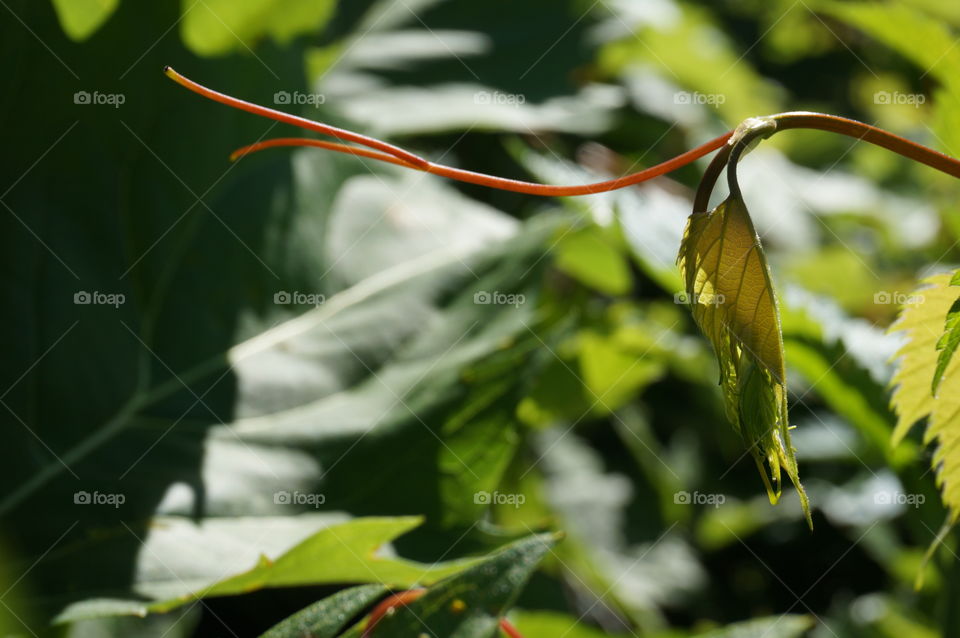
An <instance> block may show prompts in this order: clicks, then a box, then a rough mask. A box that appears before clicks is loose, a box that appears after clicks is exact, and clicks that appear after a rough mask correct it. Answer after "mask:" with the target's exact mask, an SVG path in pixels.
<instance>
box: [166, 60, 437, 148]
mask: <svg viewBox="0 0 960 638" xmlns="http://www.w3.org/2000/svg"><path fill="white" fill-rule="evenodd" d="M163 72H164V73H165V74H166V75H167V77H168V78H170V79H171V80H173V81H174V82H176V83H177V84H179V85H180V86H182V87H184V88H187V89H190V90H191V91H193V92H194V93H197V94H198V95H202V96H203V97H205V98H209V99H211V100H213V101H214V102H220V103H221V104H226V105H227V106H232V107H233V108H235V109H240V110H241V111H246V112H248V113H253V114H254V115H261V116H263V117H267V118H270V119H271V120H277V121H278V122H283V123H285V124H293V125H294V126H299V127H300V128H305V129H307V130H308V131H315V132H317V133H322V134H323V135H329V136H330V137H336V138H337V139H341V140H346V141H348V142H356V143H357V144H362V145H363V146H369V147H370V148H375V149H377V150H380V151H383V152H384V153H388V154H390V155H393V156H394V157H397V158H399V159H402V160H404V161H405V162H407V163H408V164H413V165H414V166H425V165H426V164H427V163H428V162H427V160H425V159H423V158H422V157H419V156H417V155H414V154H413V153H411V152H410V151H405V150H403V149H402V148H399V147H397V146H394V145H393V144H387V143H386V142H382V141H380V140H377V139H374V138H372V137H367V136H366V135H361V134H360V133H354V132H353V131H348V130H346V129H342V128H337V127H336V126H330V125H329V124H321V123H319V122H314V121H313V120H308V119H307V118H305V117H298V116H296V115H290V114H289V113H284V112H282V111H277V110H275V109H270V108H267V107H265V106H260V105H259V104H252V103H251V102H247V101H245V100H241V99H239V98H235V97H232V96H229V95H226V94H224V93H220V92H219V91H214V90H213V89H208V88H207V87H205V86H203V85H202V84H197V83H196V82H194V81H193V80H191V79H189V78H186V77H184V76H182V75H180V74H179V73H177V72H176V71H174V70H173V69H172V68H170V67H169V66H166V67H163Z"/></svg>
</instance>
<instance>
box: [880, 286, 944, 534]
mask: <svg viewBox="0 0 960 638" xmlns="http://www.w3.org/2000/svg"><path fill="white" fill-rule="evenodd" d="M950 281H951V275H950V274H949V273H946V274H941V275H935V276H933V277H929V278H927V279H925V280H923V285H922V287H921V288H920V289H919V290H918V291H917V293H916V294H915V295H913V296H912V300H913V303H910V304H908V305H906V306H904V307H903V309H902V310H901V311H900V317H899V318H898V319H897V322H896V323H895V324H894V325H893V326H892V328H891V330H892V331H896V332H900V331H902V332H904V333H905V336H906V343H905V344H904V345H903V347H902V348H900V350H899V351H897V358H898V362H897V371H896V373H895V374H894V375H893V379H891V381H890V384H891V386H892V387H893V388H894V390H893V400H892V403H893V408H894V410H895V411H896V413H897V426H896V428H895V429H894V431H893V442H894V443H895V444H896V443H898V442H899V441H900V440H901V439H903V437H904V436H906V434H907V433H908V432H909V431H910V429H911V428H912V427H913V425H914V424H915V423H916V422H917V421H919V420H921V419H923V418H925V417H928V422H927V429H926V433H925V436H924V439H925V441H926V442H930V441H933V440H936V441H937V451H936V453H935V454H934V456H933V459H932V461H931V464H932V466H933V467H934V468H936V469H937V482H938V483H939V484H940V489H941V491H942V493H943V500H944V504H946V506H947V507H948V508H949V509H950V516H951V519H952V520H956V519H957V516H958V514H960V358H958V357H952V358H950V359H949V362H948V363H946V364H945V365H944V367H943V371H942V375H941V376H940V379H939V384H938V385H937V391H936V394H934V393H932V392H931V380H932V379H933V378H934V374H935V371H936V370H937V365H938V360H939V359H940V355H941V353H942V352H943V350H942V349H941V350H938V343H941V342H942V339H943V338H944V337H948V336H949V335H950V334H951V333H950V332H949V331H948V332H947V333H946V334H945V333H944V323H945V322H946V321H947V319H948V314H949V313H951V309H952V308H953V306H954V305H955V303H956V301H957V297H958V291H957V288H954V287H952V286H951V285H950Z"/></svg>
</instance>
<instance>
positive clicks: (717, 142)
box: [164, 67, 960, 210]
mask: <svg viewBox="0 0 960 638" xmlns="http://www.w3.org/2000/svg"><path fill="white" fill-rule="evenodd" d="M164 73H166V74H167V76H169V77H170V78H171V79H173V80H174V81H175V82H177V83H178V84H180V85H181V86H184V87H186V88H188V89H190V90H191V91H193V92H194V93H197V94H199V95H202V96H204V97H206V98H209V99H211V100H214V101H216V102H220V103H221V104H226V105H227V106H232V107H234V108H238V109H241V110H243V111H247V112H248V113H253V114H255V115H261V116H263V117H267V118H270V119H273V120H277V121H278V122H284V123H286V124H292V125H294V126H299V127H300V128H304V129H307V130H310V131H314V132H317V133H321V134H323V135H329V136H331V137H335V138H337V139H340V140H344V141H347V142H355V143H357V144H360V145H361V146H366V147H367V148H358V147H356V146H348V145H346V144H340V143H338V142H325V141H322V140H314V139H305V138H292V137H285V138H279V139H272V140H266V141H263V142H258V143H256V144H251V145H249V146H244V147H243V148H240V149H237V150H236V151H234V152H233V154H231V156H230V157H231V159H236V158H238V157H242V156H244V155H247V154H249V153H255V152H257V151H261V150H264V149H267V148H275V147H278V146H313V147H318V148H323V149H326V150H330V151H336V152H338V153H346V154H349V155H356V156H359V157H366V158H369V159H374V160H377V161H381V162H388V163H390V164H396V165H398V166H403V167H405V168H412V169H415V170H419V171H424V172H427V173H431V174H434V175H440V176H441V177H448V178H450V179H455V180H459V181H461V182H468V183H470V184H479V185H481V186H489V187H490V188H498V189H500V190H505V191H513V192H517V193H528V194H530V195H543V196H548V197H563V196H568V195H592V194H594V193H602V192H606V191H612V190H617V189H619V188H624V187H626V186H633V185H635V184H639V183H640V182H644V181H646V180H648V179H652V178H654V177H659V176H661V175H665V174H667V173H669V172H671V171H675V170H677V169H678V168H680V167H682V166H686V165H687V164H690V163H691V162H693V161H695V160H697V159H699V158H701V157H703V156H704V155H707V154H708V153H711V152H713V151H715V150H717V149H718V148H721V147H723V146H725V145H726V144H727V142H728V141H729V140H730V138H731V136H732V135H733V133H734V132H733V131H731V132H729V133H725V134H723V135H721V136H719V137H716V138H714V139H712V140H710V141H708V142H705V143H703V144H701V145H700V146H698V147H696V148H694V149H691V150H689V151H687V152H685V153H681V154H680V155H677V156H676V157H674V158H672V159H669V160H667V161H666V162H663V163H661V164H657V165H656V166H652V167H650V168H647V169H644V170H642V171H639V172H637V173H632V174H630V175H625V176H624V177H618V178H616V179H610V180H606V181H602V182H595V183H592V184H581V185H578V186H552V185H546V184H538V183H535V182H525V181H520V180H515V179H506V178H503V177H496V176H493V175H487V174H485V173H476V172H473V171H467V170H463V169H460V168H453V167H452V166H445V165H443V164H435V163H433V162H430V161H428V160H426V159H423V158H422V157H420V156H418V155H415V154H413V153H411V152H409V151H405V150H404V149H402V148H399V147H397V146H394V145H392V144H388V143H387V142H383V141H381V140H378V139H374V138H372V137H368V136H366V135H361V134H359V133H354V132H352V131H347V130H344V129H341V128H337V127H335V126H330V125H327V124H321V123H319V122H314V121H312V120H308V119H306V118H303V117H298V116H296V115H290V114H288V113H283V112H281V111H277V110H274V109H271V108H267V107H265V106H259V105H257V104H251V103H250V102H246V101H244V100H240V99H237V98H235V97H231V96H229V95H225V94H223V93H219V92H217V91H214V90H213V89H209V88H207V87H205V86H203V85H201V84H197V83H196V82H194V81H193V80H189V79H187V78H186V77H184V76H182V75H180V74H179V73H177V72H176V71H174V70H173V69H171V68H170V67H165V68H164ZM770 117H771V119H773V120H774V121H775V122H776V130H777V131H780V130H784V129H792V128H806V129H819V130H823V131H831V132H834V133H840V134H842V135H848V136H850V137H855V138H857V139H860V140H863V141H865V142H870V143H871V144H876V145H877V146H881V147H883V148H886V149H889V150H891V151H893V152H895V153H899V154H900V155H903V156H904V157H908V158H910V159H912V160H914V161H917V162H921V163H923V164H926V165H927V166H931V167H933V168H935V169H937V170H939V171H942V172H944V173H947V174H948V175H953V176H954V177H960V160H956V159H954V158H952V157H950V156H949V155H944V154H943V153H939V152H937V151H935V150H933V149H931V148H928V147H926V146H922V145H920V144H917V143H916V142H911V141H910V140H908V139H905V138H903V137H900V136H898V135H894V134H893V133H890V132H888V131H885V130H883V129H880V128H877V127H875V126H870V125H869V124H864V123H863V122H858V121H856V120H851V119H847V118H844V117H839V116H836V115H825V114H823V113H808V112H793V113H780V114H777V115H773V116H770ZM727 148H728V149H729V146H728V147H727ZM371 149H372V150H371ZM723 155H724V158H723V159H725V158H726V152H725V153H723ZM722 168H723V162H722V161H719V162H718V161H715V162H713V163H712V164H711V165H710V166H709V167H708V169H707V173H706V175H705V179H704V180H703V181H702V182H701V187H700V189H699V190H698V196H697V203H696V204H695V206H694V210H697V209H698V208H699V207H703V206H705V205H706V202H705V201H704V200H705V199H707V198H708V197H709V194H710V191H711V190H712V185H713V183H714V182H715V181H716V178H717V177H718V175H719V173H720V170H722Z"/></svg>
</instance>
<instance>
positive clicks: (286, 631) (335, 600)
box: [260, 585, 386, 638]
mask: <svg viewBox="0 0 960 638" xmlns="http://www.w3.org/2000/svg"><path fill="white" fill-rule="evenodd" d="M385 591H386V587H384V586H383V585H362V586H360V587H351V588H350V589H345V590H343V591H339V592H337V593H336V594H334V595H333V596H330V597H328V598H324V599H323V600H319V601H317V602H315V603H313V604H312V605H310V606H309V607H305V608H304V609H301V610H300V611H298V612H297V613H295V614H293V615H291V616H288V617H287V618H286V619H284V620H282V621H280V622H279V623H277V624H276V625H274V626H273V627H271V628H270V629H268V630H267V631H266V632H264V633H263V634H262V635H261V636H260V638H304V637H306V636H308V637H309V638H333V637H334V636H336V635H337V632H339V631H340V630H341V629H342V628H343V626H344V625H346V624H347V622H349V620H350V618H351V617H352V616H355V615H356V614H358V613H360V611H361V610H362V609H363V608H364V607H366V606H367V605H369V604H370V603H372V602H374V601H375V600H376V599H377V598H379V597H380V596H381V595H382V594H383V593H384V592H385Z"/></svg>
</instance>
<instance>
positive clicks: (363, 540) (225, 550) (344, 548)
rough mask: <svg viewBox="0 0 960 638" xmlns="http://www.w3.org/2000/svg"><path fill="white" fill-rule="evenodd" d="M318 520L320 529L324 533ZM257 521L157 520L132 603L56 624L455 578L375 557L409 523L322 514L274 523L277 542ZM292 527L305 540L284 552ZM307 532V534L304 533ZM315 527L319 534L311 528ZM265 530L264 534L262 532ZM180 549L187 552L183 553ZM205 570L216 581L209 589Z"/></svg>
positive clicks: (104, 605) (99, 602) (90, 605)
mask: <svg viewBox="0 0 960 638" xmlns="http://www.w3.org/2000/svg"><path fill="white" fill-rule="evenodd" d="M324 521H326V522H327V525H326V526H325V527H324ZM264 522H265V521H264V520H263V519H259V520H253V519H250V518H247V519H242V518H241V519H230V518H223V519H214V520H211V521H207V522H204V523H202V524H199V525H198V524H194V523H192V522H190V521H188V520H184V519H180V518H173V517H169V518H158V519H157V522H156V524H155V527H154V529H153V530H152V531H151V533H150V535H149V536H148V537H147V538H146V539H144V548H145V551H144V552H143V556H142V559H141V564H140V565H138V567H137V570H138V574H137V578H138V581H139V582H138V583H137V585H136V590H137V593H138V594H139V595H140V596H141V599H140V600H120V599H114V600H108V599H92V600H87V601H84V602H82V603H77V604H74V605H72V606H71V607H69V608H68V609H67V610H66V611H64V612H63V613H62V614H60V616H59V617H58V618H57V622H71V621H74V620H77V619H80V618H92V617H97V616H103V615H137V616H144V615H146V614H147V613H149V612H166V611H169V610H171V609H176V608H177V607H180V606H182V605H185V604H188V603H190V602H191V601H194V600H196V599H198V598H202V597H209V596H229V595H236V594H241V593H246V592H250V591H255V590H258V589H262V588H267V587H291V586H296V585H307V584H313V585H316V584H334V583H350V582H353V583H363V582H377V583H388V584H392V585H401V586H409V585H411V584H413V583H415V582H426V583H429V582H433V581H436V580H439V579H440V578H443V577H446V576H449V575H450V574H453V573H456V572H458V571H459V570H460V569H462V568H463V567H465V566H466V565H467V564H468V563H466V562H463V561H456V562H444V563H438V564H434V565H426V564H421V563H417V562H414V561H409V560H404V559H402V558H393V557H389V556H383V555H379V554H378V553H377V552H378V550H379V549H380V548H381V547H383V546H384V545H385V544H387V543H389V542H391V541H393V540H394V539H395V538H396V537H398V536H400V535H401V534H404V533H406V532H408V531H409V530H411V529H412V528H414V527H416V526H417V525H419V523H420V519H419V518H417V517H396V518H389V517H370V518H360V519H356V520H353V521H347V522H343V523H340V524H337V525H330V524H329V523H330V522H331V519H329V518H326V519H325V518H324V517H323V515H314V516H300V517H295V518H293V519H283V518H280V517H276V518H273V519H271V520H269V521H266V522H267V524H272V530H273V531H274V536H275V537H276V538H277V539H280V540H279V541H276V540H273V539H270V538H264V533H263V531H262V530H263V529H264V528H263V527H262V525H263V524H264ZM291 526H297V527H298V528H299V529H300V533H301V534H303V533H304V532H306V534H305V535H306V537H305V538H303V536H301V538H303V540H301V541H300V542H299V543H296V544H295V545H293V546H292V547H291V546H286V545H284V543H286V539H288V538H290V537H292V536H293V535H292V534H291V533H290V532H289V530H288V528H290V527H291ZM311 528H312V531H313V533H312V534H310V533H309V531H307V530H310V529H311ZM318 528H321V529H318ZM268 529H270V528H268ZM171 546H172V547H177V548H181V551H180V558H179V560H173V559H169V558H168V559H165V560H164V561H161V560H158V559H157V558H156V557H157V556H159V555H164V556H166V555H167V554H166V553H165V551H167V548H169V547H171ZM182 548H190V550H189V551H186V550H185V549H182ZM210 565H218V566H219V567H220V573H221V574H223V576H222V577H221V578H220V579H219V580H217V581H214V582H211V581H210V580H209V579H208V577H207V575H206V574H207V573H209V572H210V570H209V569H207V567H208V566H210Z"/></svg>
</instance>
